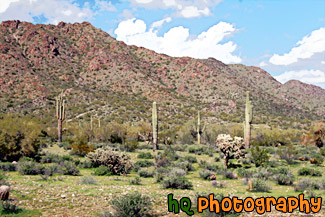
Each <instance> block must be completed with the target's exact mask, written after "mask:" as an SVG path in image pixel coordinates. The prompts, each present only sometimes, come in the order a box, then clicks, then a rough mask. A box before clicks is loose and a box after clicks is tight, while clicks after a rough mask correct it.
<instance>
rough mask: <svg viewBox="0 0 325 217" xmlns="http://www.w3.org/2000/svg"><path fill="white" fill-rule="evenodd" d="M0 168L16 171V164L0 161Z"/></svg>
mask: <svg viewBox="0 0 325 217" xmlns="http://www.w3.org/2000/svg"><path fill="white" fill-rule="evenodd" d="M0 170H2V171H16V165H15V164H13V163H10V162H0Z"/></svg>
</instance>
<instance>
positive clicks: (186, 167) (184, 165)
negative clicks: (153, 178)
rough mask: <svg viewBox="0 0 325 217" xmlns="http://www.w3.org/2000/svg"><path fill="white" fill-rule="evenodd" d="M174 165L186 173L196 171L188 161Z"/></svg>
mask: <svg viewBox="0 0 325 217" xmlns="http://www.w3.org/2000/svg"><path fill="white" fill-rule="evenodd" d="M173 165H174V167H178V168H181V169H183V170H185V171H186V172H188V171H194V167H193V165H192V164H191V163H190V162H188V161H183V162H177V163H175V164H173Z"/></svg>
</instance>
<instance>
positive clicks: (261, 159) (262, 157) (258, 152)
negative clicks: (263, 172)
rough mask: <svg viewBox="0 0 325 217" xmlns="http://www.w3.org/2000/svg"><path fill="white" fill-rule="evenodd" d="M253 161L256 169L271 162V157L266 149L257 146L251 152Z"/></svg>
mask: <svg viewBox="0 0 325 217" xmlns="http://www.w3.org/2000/svg"><path fill="white" fill-rule="evenodd" d="M250 153H251V157H252V161H253V162H254V164H255V166H256V167H259V166H262V165H263V164H264V163H266V162H267V161H268V160H269V158H270V157H269V155H268V152H267V150H266V149H263V148H260V147H259V146H256V147H254V148H251V150H250Z"/></svg>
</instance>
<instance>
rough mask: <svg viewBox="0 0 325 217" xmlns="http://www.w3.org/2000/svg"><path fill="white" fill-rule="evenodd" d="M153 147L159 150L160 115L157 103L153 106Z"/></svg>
mask: <svg viewBox="0 0 325 217" xmlns="http://www.w3.org/2000/svg"><path fill="white" fill-rule="evenodd" d="M152 145H153V150H154V151H156V150H157V149H158V114H157V103H156V102H153V104H152Z"/></svg>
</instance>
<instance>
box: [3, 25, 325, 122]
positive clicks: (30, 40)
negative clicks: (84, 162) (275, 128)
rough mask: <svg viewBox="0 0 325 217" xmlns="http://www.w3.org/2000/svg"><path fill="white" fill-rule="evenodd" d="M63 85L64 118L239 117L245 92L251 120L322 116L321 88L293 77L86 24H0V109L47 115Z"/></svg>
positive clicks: (49, 117) (170, 119) (175, 119)
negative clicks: (145, 43) (137, 41)
mask: <svg viewBox="0 0 325 217" xmlns="http://www.w3.org/2000/svg"><path fill="white" fill-rule="evenodd" d="M61 90H64V93H65V95H66V99H67V102H68V111H67V115H68V118H69V119H75V118H82V117H87V116H89V115H98V116H101V117H103V118H105V119H107V120H113V119H115V120H121V121H129V122H132V121H138V120H144V119H148V118H149V117H150V108H151V103H152V101H154V100H155V101H157V102H158V105H159V110H160V111H159V114H160V118H161V119H162V120H164V121H166V122H168V123H182V122H184V121H185V120H187V119H189V118H192V117H194V116H195V114H196V112H197V110H202V111H203V113H205V117H206V118H207V119H209V120H210V121H221V120H223V121H236V122H240V121H242V120H243V111H244V103H245V92H246V91H250V93H251V100H252V102H253V105H254V121H255V122H257V123H264V122H268V121H270V120H286V121H289V122H290V121H292V120H297V119H300V120H302V119H305V118H306V119H310V120H317V119H322V118H323V117H324V115H325V90H324V89H322V88H319V87H316V86H313V85H307V84H304V83H301V82H298V81H289V82H287V83H285V84H281V83H279V82H278V81H276V80H275V79H274V78H273V77H272V76H271V75H270V74H269V73H268V72H266V71H264V70H262V69H260V68H258V67H251V66H244V65H241V64H235V65H226V64H224V63H222V62H220V61H218V60H215V59H213V58H209V59H193V58H189V57H182V58H174V57H169V56H167V55H164V54H158V53H155V52H154V51H151V50H148V49H145V48H142V47H136V46H128V45H126V44H125V43H123V42H121V41H117V40H116V39H115V38H113V37H111V36H110V35H109V34H107V33H106V32H104V31H102V30H100V29H97V28H95V27H94V26H92V25H91V24H90V23H87V22H83V23H81V24H80V23H74V24H67V23H63V22H61V23H59V24H58V25H33V24H31V23H28V22H20V21H4V22H2V23H1V24H0V111H1V112H6V113H7V112H10V113H14V112H18V113H23V114H33V115H35V116H38V117H41V118H43V119H45V120H49V121H50V120H53V119H54V117H53V116H54V109H55V106H54V103H55V101H54V98H55V96H57V95H58V94H59V93H60V92H61Z"/></svg>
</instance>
